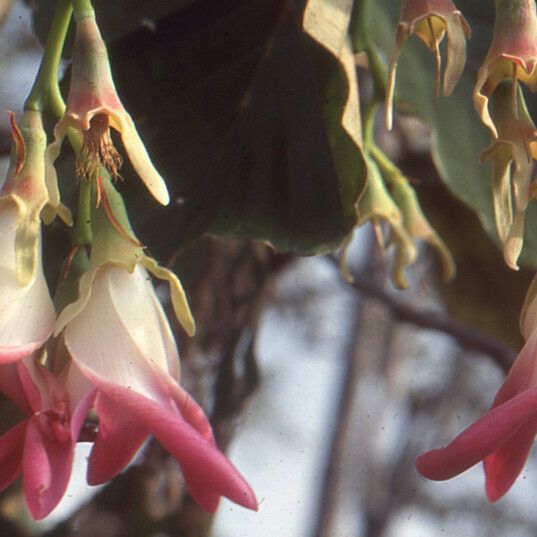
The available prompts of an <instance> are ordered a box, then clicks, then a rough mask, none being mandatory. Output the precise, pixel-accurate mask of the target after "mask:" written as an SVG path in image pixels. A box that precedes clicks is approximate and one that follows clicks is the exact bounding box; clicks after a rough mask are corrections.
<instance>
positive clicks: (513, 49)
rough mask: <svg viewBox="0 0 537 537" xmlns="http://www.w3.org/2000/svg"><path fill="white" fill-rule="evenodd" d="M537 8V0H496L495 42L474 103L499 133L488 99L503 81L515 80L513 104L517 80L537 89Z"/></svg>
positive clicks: (481, 115)
mask: <svg viewBox="0 0 537 537" xmlns="http://www.w3.org/2000/svg"><path fill="white" fill-rule="evenodd" d="M536 35H537V12H536V8H535V0H496V15H495V21H494V33H493V35H492V42H491V44H490V48H489V50H488V52H487V55H486V57H485V61H484V62H483V65H482V66H481V67H480V69H479V72H478V74H477V80H476V83H475V87H474V95H473V98H474V105H475V107H476V110H477V112H478V114H479V117H480V118H481V121H483V123H484V124H485V125H486V126H487V127H488V128H489V129H490V130H491V132H492V134H493V136H494V137H497V136H498V132H497V127H496V124H495V122H494V121H493V119H492V118H491V117H490V112H489V107H488V100H489V97H490V96H491V95H492V93H493V92H494V90H495V89H496V88H497V87H498V85H499V84H500V82H502V81H503V80H505V79H508V80H511V81H512V85H513V92H512V95H513V99H512V101H513V107H514V108H515V107H516V91H517V90H516V87H517V81H518V80H521V81H522V82H524V83H525V84H526V85H527V86H528V87H529V88H530V89H531V91H535V90H536V89H537V70H536V65H537V40H536V39H535V36H536Z"/></svg>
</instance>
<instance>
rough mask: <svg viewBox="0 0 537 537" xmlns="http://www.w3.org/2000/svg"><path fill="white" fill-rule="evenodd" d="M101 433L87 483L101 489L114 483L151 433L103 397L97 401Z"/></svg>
mask: <svg viewBox="0 0 537 537" xmlns="http://www.w3.org/2000/svg"><path fill="white" fill-rule="evenodd" d="M96 410H97V414H98V415H99V432H98V433H97V438H96V439H95V442H94V444H93V448H92V450H91V454H90V457H89V461H88V475H87V480H88V483H89V484H90V485H99V484H100V483H104V482H106V481H109V480H110V479H112V478H113V477H114V476H115V475H117V474H118V473H119V472H121V470H123V468H125V466H127V464H129V462H130V461H131V460H132V458H133V457H134V455H136V452H137V451H138V450H139V449H140V447H141V445H142V444H143V443H144V441H145V440H146V438H147V437H148V436H149V432H148V431H147V430H146V429H145V427H143V426H140V423H138V422H137V420H133V419H131V416H130V415H129V414H125V413H124V412H122V411H121V410H120V409H118V407H117V405H116V404H115V402H114V401H113V400H111V399H109V398H108V397H106V395H104V394H102V393H100V394H99V396H98V398H97V407H96Z"/></svg>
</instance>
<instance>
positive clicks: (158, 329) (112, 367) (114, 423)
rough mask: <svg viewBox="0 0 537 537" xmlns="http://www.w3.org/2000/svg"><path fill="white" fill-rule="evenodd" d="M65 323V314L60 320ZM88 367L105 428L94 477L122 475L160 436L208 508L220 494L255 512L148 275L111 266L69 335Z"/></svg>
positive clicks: (75, 355) (79, 361) (92, 462)
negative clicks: (183, 377)
mask: <svg viewBox="0 0 537 537" xmlns="http://www.w3.org/2000/svg"><path fill="white" fill-rule="evenodd" d="M59 322H60V327H61V323H62V318H61V317H60V321H59ZM63 338H64V342H65V346H66V348H67V350H68V352H69V354H70V356H71V358H72V360H73V362H74V364H75V365H76V366H77V367H78V368H79V369H80V371H81V372H82V373H83V374H84V375H85V376H86V377H87V379H88V380H89V381H90V382H91V383H92V384H93V385H94V386H95V388H96V389H97V390H98V396H97V400H96V410H97V413H98V415H99V432H98V435H97V438H96V439H95V444H94V447H93V450H92V453H91V455H90V459H89V469H88V480H89V482H90V483H92V484H96V483H101V482H104V481H106V480H108V479H110V478H112V477H113V476H114V475H115V474H117V473H118V472H119V471H120V470H121V469H122V468H123V467H124V466H125V465H126V464H127V463H128V462H129V461H130V460H131V458H132V457H133V455H134V454H135V453H136V451H137V449H138V448H139V447H140V445H141V443H142V442H143V441H144V440H145V439H146V438H147V436H148V435H149V434H153V435H154V436H155V437H156V438H157V439H158V440H159V441H160V443H161V444H162V445H163V446H164V447H165V448H166V449H167V450H168V451H169V452H170V453H172V455H173V456H174V457H175V458H176V459H177V461H178V462H179V465H180V466H181V469H182V471H183V474H184V476H185V481H186V484H187V487H188V489H189V491H190V493H191V495H192V496H193V497H194V498H195V499H196V500H197V501H198V503H200V505H201V506H202V507H204V508H205V509H206V510H208V511H211V512H213V511H214V510H215V509H216V506H217V503H218V500H219V498H220V496H226V497H228V498H230V499H231V500H233V501H235V502H237V503H239V504H241V505H244V506H246V507H249V508H251V509H255V508H256V506H257V504H256V500H255V496H254V494H253V492H252V491H251V489H250V487H249V486H248V485H247V483H246V481H245V480H244V479H243V478H242V476H241V475H240V474H239V473H238V472H237V470H236V469H235V468H234V467H233V466H232V464H231V463H230V462H229V461H228V459H227V458H226V457H225V456H224V455H223V454H222V453H221V452H220V451H219V450H218V449H217V448H216V446H215V443H214V440H213V437H212V433H211V427H210V425H209V423H208V422H207V419H206V418H205V416H204V414H203V412H202V411H201V409H200V408H199V407H198V406H197V404H196V403H195V402H194V401H193V400H192V399H191V398H190V396H189V395H188V394H187V393H186V392H184V390H182V388H181V387H180V386H179V384H178V381H179V355H178V352H177V347H176V345H175V342H174V339H173V336H172V333H171V330H170V327H169V324H168V321H167V319H166V317H165V314H164V312H163V310H162V307H161V305H160V303H159V301H158V298H157V297H156V295H155V292H154V289H153V286H152V283H151V282H150V281H149V276H148V273H147V272H146V271H145V269H144V268H143V267H141V266H140V265H137V266H136V267H135V268H134V270H133V272H132V273H129V272H128V271H127V270H125V268H124V267H120V266H116V265H114V264H106V265H104V266H102V267H101V268H100V270H99V271H98V272H97V274H96V275H95V278H94V281H93V285H92V288H91V294H90V296H89V298H88V300H87V302H86V303H85V305H84V307H83V308H82V309H81V311H80V313H78V314H77V315H76V316H75V317H73V318H71V319H70V320H69V321H68V323H67V324H66V326H65V330H64V332H63Z"/></svg>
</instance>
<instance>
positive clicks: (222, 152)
mask: <svg viewBox="0 0 537 537" xmlns="http://www.w3.org/2000/svg"><path fill="white" fill-rule="evenodd" d="M303 9H304V6H302V7H299V5H296V4H295V3H294V2H292V1H289V0H288V1H277V2H276V1H273V2H266V1H261V0H249V1H242V2H238V1H231V0H227V1H221V0H220V1H219V2H199V3H196V4H193V5H191V6H190V7H189V8H188V9H185V10H182V11H181V12H180V13H175V14H172V15H170V16H168V17H165V18H163V19H162V20H161V21H159V23H158V24H157V28H156V31H155V32H153V33H152V32H148V31H147V30H140V31H137V32H135V33H133V34H130V35H128V36H125V37H124V38H122V39H120V40H117V41H115V42H113V43H112V45H111V59H112V64H113V67H114V71H115V75H116V82H117V86H118V90H119V93H120V95H121V96H122V97H123V98H124V102H125V104H126V106H127V108H128V109H129V111H131V113H132V114H133V116H134V119H135V121H136V122H137V124H138V126H139V129H140V131H141V134H142V138H143V139H144V141H146V143H147V145H148V148H149V150H150V153H151V155H152V156H153V158H154V161H155V163H156V164H157V167H158V168H159V169H160V170H161V172H162V173H163V175H164V177H165V178H166V179H167V181H168V184H169V186H170V190H171V193H172V199H173V200H175V204H174V205H173V206H171V207H169V208H164V209H160V208H156V207H154V206H153V205H150V204H149V203H150V200H147V196H146V195H145V193H142V192H141V191H140V190H139V189H138V187H137V186H136V183H137V181H134V180H131V179H130V178H129V175H128V174H126V178H127V180H126V181H125V184H124V185H122V188H124V189H126V190H129V200H128V205H129V207H134V208H135V212H136V214H135V215H134V216H133V219H134V221H135V222H136V221H138V222H139V224H140V225H143V227H144V228H145V233H144V234H143V238H144V241H145V242H146V243H147V244H150V245H151V246H152V248H155V247H154V246H153V245H154V244H157V247H156V248H159V247H161V248H163V250H166V251H168V252H169V251H172V250H173V249H174V248H179V247H182V246H183V245H185V244H187V243H188V242H190V241H192V240H193V239H195V238H197V237H198V236H200V235H201V234H203V233H206V232H209V233H213V234H217V235H221V236H238V237H247V238H252V239H256V240H260V241H264V242H267V243H270V244H271V245H273V246H274V247H275V248H276V249H278V250H285V251H294V252H297V253H301V254H313V253H318V252H325V251H327V250H331V249H333V248H335V247H337V246H338V245H339V243H340V242H341V241H342V239H343V238H344V237H345V235H346V234H348V232H349V231H350V230H351V229H352V226H353V224H354V222H355V213H354V201H355V199H356V197H357V195H358V192H359V191H360V188H361V186H362V184H363V175H364V171H363V165H362V159H361V154H360V151H359V148H358V146H357V144H356V142H355V140H353V138H352V137H351V134H350V133H349V131H348V130H347V129H345V128H344V127H343V126H342V124H341V122H342V116H343V114H344V111H345V110H346V109H347V107H348V101H349V99H348V97H349V78H348V76H349V74H348V72H346V71H345V70H344V68H343V66H342V63H341V62H340V60H339V59H338V58H336V57H335V56H334V55H333V54H332V53H331V52H329V51H328V50H327V49H326V48H325V47H323V46H322V45H321V44H319V43H318V42H317V41H316V40H314V39H313V38H312V37H311V36H310V35H308V34H307V33H306V32H305V31H304V30H303V28H302V20H303ZM346 30H347V29H346V27H343V28H342V29H341V33H342V34H343V35H346ZM349 53H350V48H349ZM352 74H354V73H352ZM355 107H356V110H355V116H356V117H357V118H358V119H359V115H358V112H357V107H358V99H357V95H356V99H355ZM125 170H126V168H125ZM162 229H165V230H166V233H165V234H163V233H162Z"/></svg>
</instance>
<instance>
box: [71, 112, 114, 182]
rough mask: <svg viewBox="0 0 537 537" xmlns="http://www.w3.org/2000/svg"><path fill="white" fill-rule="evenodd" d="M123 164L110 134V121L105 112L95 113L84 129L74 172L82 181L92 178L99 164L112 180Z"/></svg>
mask: <svg viewBox="0 0 537 537" xmlns="http://www.w3.org/2000/svg"><path fill="white" fill-rule="evenodd" d="M122 164H123V159H122V158H121V155H120V154H119V153H118V152H117V150H116V148H115V147H114V143H113V142H112V137H111V136H110V122H109V120H108V116H107V115H106V114H97V115H96V116H94V117H93V118H92V120H91V122H90V128H89V129H88V130H87V131H84V145H83V146H82V152H81V154H80V157H79V159H78V160H77V163H76V173H77V175H78V176H79V177H80V178H81V179H82V180H84V181H90V180H94V179H95V178H96V176H97V175H98V173H99V168H100V166H104V167H105V168H106V169H107V171H108V172H109V173H110V175H111V176H112V178H113V179H114V180H117V179H120V178H121V175H120V174H119V169H120V168H121V165H122Z"/></svg>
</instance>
